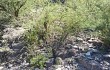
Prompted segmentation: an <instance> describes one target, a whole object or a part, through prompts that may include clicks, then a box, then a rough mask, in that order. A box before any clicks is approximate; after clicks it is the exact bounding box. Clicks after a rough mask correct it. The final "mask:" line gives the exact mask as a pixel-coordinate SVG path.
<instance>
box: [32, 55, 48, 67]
mask: <svg viewBox="0 0 110 70" xmlns="http://www.w3.org/2000/svg"><path fill="white" fill-rule="evenodd" d="M47 60H48V58H46V57H45V56H44V55H43V54H38V55H36V56H35V57H32V58H31V59H30V64H31V65H32V66H34V67H39V68H44V67H45V62H46V61H47Z"/></svg>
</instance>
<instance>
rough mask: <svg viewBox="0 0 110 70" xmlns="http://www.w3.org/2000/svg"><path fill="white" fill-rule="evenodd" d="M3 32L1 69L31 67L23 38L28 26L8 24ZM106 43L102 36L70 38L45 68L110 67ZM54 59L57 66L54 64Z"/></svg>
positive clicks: (84, 69) (106, 69)
mask: <svg viewBox="0 0 110 70" xmlns="http://www.w3.org/2000/svg"><path fill="white" fill-rule="evenodd" d="M2 33H3V34H2V35H1V36H2V37H1V38H0V62H1V64H0V70H31V68H30V67H29V63H28V62H27V61H26V57H27V51H26V48H25V47H24V43H23V40H22V36H23V34H24V33H25V29H23V28H22V27H16V28H15V27H9V26H7V27H6V28H5V29H4V30H3V32H2ZM102 46H103V45H102V42H101V41H100V40H99V39H98V38H86V39H83V38H81V37H77V38H76V39H74V36H71V37H68V39H67V41H66V43H65V44H64V45H63V47H61V48H59V49H58V50H57V51H56V52H55V55H56V59H55V58H50V59H49V60H48V61H47V62H46V68H45V69H44V70H110V53H106V52H105V53H102V52H101V51H99V48H101V47H102ZM40 50H41V49H40ZM41 52H42V51H41ZM54 59H55V61H57V62H58V64H57V65H53V62H54ZM35 70H41V69H39V68H35Z"/></svg>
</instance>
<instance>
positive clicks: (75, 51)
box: [67, 49, 78, 57]
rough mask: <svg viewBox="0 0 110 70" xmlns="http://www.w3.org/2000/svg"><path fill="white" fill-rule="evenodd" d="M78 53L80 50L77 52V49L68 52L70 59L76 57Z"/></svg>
mask: <svg viewBox="0 0 110 70" xmlns="http://www.w3.org/2000/svg"><path fill="white" fill-rule="evenodd" d="M77 51H78V50H76V49H69V50H68V53H67V56H68V57H71V56H75V55H76V53H77Z"/></svg>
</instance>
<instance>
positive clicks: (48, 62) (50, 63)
mask: <svg viewBox="0 0 110 70" xmlns="http://www.w3.org/2000/svg"><path fill="white" fill-rule="evenodd" d="M53 64H54V58H51V59H49V60H48V61H46V67H47V68H48V67H51V66H52V65H53Z"/></svg>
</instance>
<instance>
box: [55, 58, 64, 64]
mask: <svg viewBox="0 0 110 70" xmlns="http://www.w3.org/2000/svg"><path fill="white" fill-rule="evenodd" d="M55 63H56V65H63V64H64V61H63V60H62V58H60V57H56V59H55Z"/></svg>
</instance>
